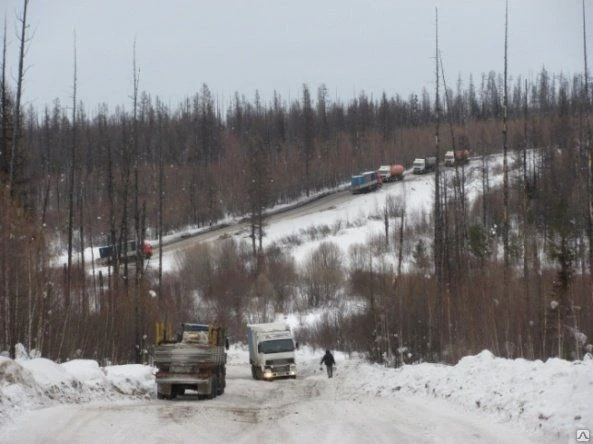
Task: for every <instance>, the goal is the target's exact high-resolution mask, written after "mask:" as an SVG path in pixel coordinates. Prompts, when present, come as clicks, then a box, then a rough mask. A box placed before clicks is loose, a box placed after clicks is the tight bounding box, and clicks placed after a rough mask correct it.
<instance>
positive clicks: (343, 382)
mask: <svg viewBox="0 0 593 444" xmlns="http://www.w3.org/2000/svg"><path fill="white" fill-rule="evenodd" d="M322 355H323V350H316V349H313V348H310V347H307V346H302V347H300V349H299V350H298V351H297V365H298V369H299V370H298V371H299V377H298V378H299V379H304V378H307V377H310V376H312V377H318V375H319V361H320V359H321V357H322ZM335 358H336V362H337V365H336V378H335V379H336V382H337V383H338V386H337V387H339V397H338V399H352V400H356V399H360V398H368V397H369V396H371V397H382V398H394V399H397V401H398V402H405V397H403V396H402V395H405V396H422V397H432V398H438V399H442V400H446V401H447V402H448V403H450V404H451V407H452V408H457V409H461V410H463V411H472V412H480V413H482V414H484V415H485V416H495V417H496V418H498V420H500V421H501V422H512V423H515V424H516V425H518V426H519V427H521V428H524V429H526V430H528V431H530V432H534V433H541V435H542V436H547V437H557V438H559V439H560V440H562V441H565V440H566V441H569V440H571V439H573V438H574V436H575V435H574V434H575V431H576V430H577V429H581V428H585V429H589V430H593V357H591V355H587V356H586V357H585V359H583V360H582V361H574V362H569V361H563V360H561V359H548V360H547V361H545V362H542V361H539V360H536V361H528V360H525V359H504V358H497V357H495V356H494V355H492V353H490V352H489V351H483V352H481V353H479V354H478V355H475V356H468V357H465V358H463V359H461V360H460V361H459V362H458V363H457V364H456V365H454V366H448V365H442V364H427V363H423V364H415V365H407V366H404V367H401V368H398V369H394V368H386V367H384V366H381V365H376V364H375V365H373V364H369V363H367V362H366V361H364V359H363V358H362V357H360V356H359V355H356V354H354V355H352V356H351V357H349V356H347V355H345V354H343V353H340V352H336V353H335ZM248 363H249V357H248V351H247V347H246V346H245V345H243V344H233V345H232V346H231V348H230V350H229V355H228V365H229V370H228V372H229V373H231V374H232V370H231V369H232V367H235V366H248V365H249V364H248ZM297 380H298V379H297ZM232 383H233V382H232V380H230V381H229V385H230V384H232ZM146 398H150V399H154V398H155V383H154V368H153V367H150V366H145V365H118V366H108V367H105V368H101V367H99V366H98V365H97V363H96V362H95V361H92V360H74V361H70V362H66V363H63V364H56V363H54V362H52V361H50V360H48V359H44V358H36V359H30V360H21V359H19V360H16V361H13V360H11V359H8V358H4V357H0V424H2V423H3V422H4V421H5V420H7V419H9V418H11V417H13V416H14V415H15V414H16V413H18V412H22V411H23V410H32V409H36V408H39V407H43V406H47V405H55V404H58V403H70V404H72V403H81V402H89V401H94V400H98V401H105V400H113V401H116V400H125V399H146Z"/></svg>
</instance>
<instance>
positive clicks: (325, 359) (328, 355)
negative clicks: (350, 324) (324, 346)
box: [319, 350, 336, 365]
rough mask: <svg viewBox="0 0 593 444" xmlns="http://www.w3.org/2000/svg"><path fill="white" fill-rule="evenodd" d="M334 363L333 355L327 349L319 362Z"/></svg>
mask: <svg viewBox="0 0 593 444" xmlns="http://www.w3.org/2000/svg"><path fill="white" fill-rule="evenodd" d="M335 363H336V360H335V359H334V355H332V354H331V352H330V351H329V350H327V351H326V352H325V355H323V358H321V362H320V363H319V364H325V365H335Z"/></svg>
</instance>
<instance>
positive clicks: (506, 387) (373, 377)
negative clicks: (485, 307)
mask: <svg viewBox="0 0 593 444" xmlns="http://www.w3.org/2000/svg"><path fill="white" fill-rule="evenodd" d="M350 366H351V367H352V369H351V370H350V371H348V372H346V374H345V375H344V372H342V373H341V374H342V375H343V376H342V377H344V378H345V379H346V380H347V383H346V384H345V385H347V386H349V387H352V388H354V386H357V387H358V389H357V390H358V391H361V392H365V393H367V394H368V395H373V396H380V397H390V396H394V394H395V393H407V394H418V395H423V396H428V397H435V398H440V399H445V400H448V401H449V402H451V403H453V404H455V405H458V406H460V407H462V408H463V409H465V410H469V411H479V412H483V413H485V414H489V415H494V416H496V417H497V418H499V419H500V420H501V421H509V422H516V423H518V424H520V425H522V427H524V428H526V429H527V430H528V431H530V432H538V431H541V432H543V434H544V435H545V436H556V437H558V438H562V439H564V438H566V439H567V440H568V439H572V438H573V437H574V434H575V431H576V430H578V429H582V428H585V429H588V430H591V431H593V357H591V356H590V355H587V356H586V358H585V359H584V360H583V361H574V362H570V361H564V360H561V359H548V360H547V361H546V362H542V361H539V360H536V361H528V360H525V359H504V358H497V357H495V356H494V355H493V354H492V353H490V352H489V351H487V350H485V351H483V352H481V353H479V354H478V355H475V356H467V357H464V358H462V359H461V360H460V361H459V362H458V363H457V364H456V365H454V366H447V365H440V364H427V363H424V364H415V365H406V366H404V367H401V368H398V369H392V368H386V367H384V366H381V365H369V364H362V363H361V362H353V363H351V364H350ZM354 368H356V370H354ZM361 373H364V376H363V377H361Z"/></svg>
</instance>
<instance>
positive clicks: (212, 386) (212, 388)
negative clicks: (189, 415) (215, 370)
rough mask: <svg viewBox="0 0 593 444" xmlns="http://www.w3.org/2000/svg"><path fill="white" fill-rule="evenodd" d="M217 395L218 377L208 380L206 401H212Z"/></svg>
mask: <svg viewBox="0 0 593 444" xmlns="http://www.w3.org/2000/svg"><path fill="white" fill-rule="evenodd" d="M217 394H218V376H213V377H212V379H211V380H210V393H208V395H206V397H207V398H208V399H214V398H216V395H217Z"/></svg>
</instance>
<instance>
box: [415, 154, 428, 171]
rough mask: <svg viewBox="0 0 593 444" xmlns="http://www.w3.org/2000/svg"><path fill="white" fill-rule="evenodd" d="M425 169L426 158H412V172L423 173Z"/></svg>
mask: <svg viewBox="0 0 593 444" xmlns="http://www.w3.org/2000/svg"><path fill="white" fill-rule="evenodd" d="M425 171H426V159H424V158H421V157H418V158H416V159H414V163H413V164H412V172H413V173H414V174H424V172H425Z"/></svg>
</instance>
